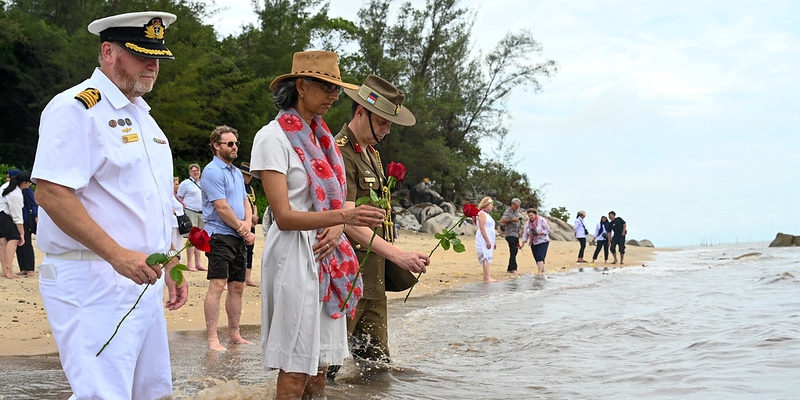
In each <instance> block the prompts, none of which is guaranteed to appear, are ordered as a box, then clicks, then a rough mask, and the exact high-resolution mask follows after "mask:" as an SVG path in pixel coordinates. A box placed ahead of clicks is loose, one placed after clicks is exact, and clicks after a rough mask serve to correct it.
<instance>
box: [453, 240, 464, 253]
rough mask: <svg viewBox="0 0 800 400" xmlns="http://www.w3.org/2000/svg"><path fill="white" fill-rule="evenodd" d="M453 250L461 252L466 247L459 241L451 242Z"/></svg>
mask: <svg viewBox="0 0 800 400" xmlns="http://www.w3.org/2000/svg"><path fill="white" fill-rule="evenodd" d="M453 251H455V252H456V253H463V252H465V251H467V248H466V247H464V243H461V242H459V243H453Z"/></svg>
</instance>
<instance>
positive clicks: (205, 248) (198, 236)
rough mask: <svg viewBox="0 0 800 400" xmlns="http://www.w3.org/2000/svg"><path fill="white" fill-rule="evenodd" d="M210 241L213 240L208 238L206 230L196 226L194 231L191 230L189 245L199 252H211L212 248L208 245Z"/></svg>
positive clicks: (193, 228)
mask: <svg viewBox="0 0 800 400" xmlns="http://www.w3.org/2000/svg"><path fill="white" fill-rule="evenodd" d="M209 240H211V238H209V237H208V232H206V231H205V230H203V229H200V228H198V227H196V226H193V227H192V229H190V230H189V243H191V244H192V246H194V247H195V248H197V249H198V250H200V251H202V252H205V253H208V252H210V251H211V246H210V245H209V244H208V242H209Z"/></svg>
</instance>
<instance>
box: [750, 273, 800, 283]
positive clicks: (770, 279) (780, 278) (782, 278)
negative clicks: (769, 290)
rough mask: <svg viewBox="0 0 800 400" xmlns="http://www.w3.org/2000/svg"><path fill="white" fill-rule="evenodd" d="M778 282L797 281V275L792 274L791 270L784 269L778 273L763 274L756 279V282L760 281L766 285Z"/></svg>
mask: <svg viewBox="0 0 800 400" xmlns="http://www.w3.org/2000/svg"><path fill="white" fill-rule="evenodd" d="M778 282H797V277H796V276H794V274H792V273H791V272H789V271H785V272H783V273H780V274H778V275H773V276H765V277H763V278H760V279H759V280H758V281H756V283H762V284H767V285H769V284H773V283H778Z"/></svg>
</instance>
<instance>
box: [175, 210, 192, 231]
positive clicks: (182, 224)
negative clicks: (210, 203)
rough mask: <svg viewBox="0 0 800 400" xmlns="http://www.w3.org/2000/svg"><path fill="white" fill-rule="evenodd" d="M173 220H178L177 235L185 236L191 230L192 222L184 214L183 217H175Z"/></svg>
mask: <svg viewBox="0 0 800 400" xmlns="http://www.w3.org/2000/svg"><path fill="white" fill-rule="evenodd" d="M175 218H176V219H177V220H178V233H180V234H181V235H185V234H187V233H189V231H190V230H192V227H193V226H194V225H192V220H191V219H189V217H188V216H187V215H186V214H183V215H176V216H175Z"/></svg>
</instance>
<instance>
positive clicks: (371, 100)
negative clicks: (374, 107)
mask: <svg viewBox="0 0 800 400" xmlns="http://www.w3.org/2000/svg"><path fill="white" fill-rule="evenodd" d="M367 101H368V102H369V104H375V102H376V101H378V95H377V94H375V93H370V94H369V96H367Z"/></svg>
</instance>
